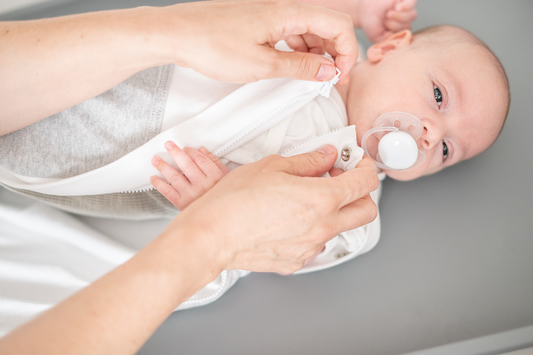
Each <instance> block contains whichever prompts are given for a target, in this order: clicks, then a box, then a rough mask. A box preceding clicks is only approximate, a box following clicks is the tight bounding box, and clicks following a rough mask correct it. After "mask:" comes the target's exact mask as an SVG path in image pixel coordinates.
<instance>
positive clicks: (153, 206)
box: [0, 65, 178, 220]
mask: <svg viewBox="0 0 533 355" xmlns="http://www.w3.org/2000/svg"><path fill="white" fill-rule="evenodd" d="M173 68H174V66H173V65H166V66H161V67H155V68H150V69H147V70H144V71H142V72H140V73H138V74H136V75H134V76H133V77H131V78H129V79H128V80H126V81H124V82H123V83H121V84H119V85H118V86H116V87H114V88H112V89H111V90H108V91H106V92H104V93H103V94H101V95H99V96H97V97H95V98H93V99H90V100H87V101H85V102H83V103H81V104H79V105H77V106H74V107H72V108H70V109H67V110H65V111H63V112H60V113H58V114H57V115H54V116H51V117H48V118H46V119H44V120H42V121H40V122H38V123H36V124H34V125H31V126H29V127H26V128H24V129H21V130H19V131H16V132H13V133H10V134H8V135H5V136H2V137H0V165H2V166H4V167H6V168H7V169H9V170H11V171H13V172H14V173H17V174H21V175H25V176H32V177H55V178H66V177H70V176H75V175H79V174H83V173H85V172H88V171H91V170H94V169H97V168H100V167H102V166H105V165H107V164H109V163H112V162H114V161H115V160H117V159H119V158H121V157H122V156H124V155H126V154H127V153H129V152H131V151H132V150H134V149H136V148H138V147H140V146H142V145H143V144H144V143H146V142H147V141H149V140H150V139H151V138H153V137H154V136H156V135H157V134H159V133H160V130H161V125H162V123H163V115H164V109H165V104H166V99H167V96H168V90H169V88H170V83H171V79H172V71H173ZM4 186H5V185H4ZM5 187H6V188H8V189H9V190H11V191H14V192H17V193H20V194H22V195H25V196H29V197H31V198H34V199H37V200H40V201H43V202H45V203H47V204H49V205H52V206H54V207H57V208H60V209H63V210H65V211H68V212H72V213H77V214H83V215H87V216H93V217H104V218H121V219H137V220H139V219H152V218H161V217H174V216H176V214H177V213H178V210H177V209H176V208H175V207H174V206H173V205H172V204H171V203H170V202H169V201H168V200H167V199H166V198H164V197H163V196H162V195H161V194H160V193H159V192H158V191H157V190H152V191H147V192H140V193H128V194H124V193H115V194H106V195H96V196H52V195H45V194H40V193H35V192H32V191H26V190H20V189H13V188H10V187H9V186H5Z"/></svg>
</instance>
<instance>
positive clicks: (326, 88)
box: [318, 68, 341, 98]
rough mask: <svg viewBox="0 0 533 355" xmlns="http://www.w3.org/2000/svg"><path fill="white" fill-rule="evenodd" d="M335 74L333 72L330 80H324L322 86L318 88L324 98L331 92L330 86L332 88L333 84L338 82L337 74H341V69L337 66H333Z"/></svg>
mask: <svg viewBox="0 0 533 355" xmlns="http://www.w3.org/2000/svg"><path fill="white" fill-rule="evenodd" d="M335 70H336V72H337V74H335V77H334V78H333V79H331V80H330V81H326V82H324V84H322V86H321V87H320V89H319V91H318V92H319V93H320V95H322V96H324V97H325V98H329V93H330V92H331V88H333V85H335V84H337V83H338V82H339V76H340V75H341V71H340V70H339V68H335Z"/></svg>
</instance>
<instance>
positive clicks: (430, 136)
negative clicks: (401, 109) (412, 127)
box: [421, 126, 440, 149]
mask: <svg viewBox="0 0 533 355" xmlns="http://www.w3.org/2000/svg"><path fill="white" fill-rule="evenodd" d="M436 133H437V132H433V131H432V132H428V129H427V127H425V126H424V133H422V143H421V144H422V148H424V149H431V148H433V147H434V146H435V144H438V143H439V142H440V138H439V137H438V134H436Z"/></svg>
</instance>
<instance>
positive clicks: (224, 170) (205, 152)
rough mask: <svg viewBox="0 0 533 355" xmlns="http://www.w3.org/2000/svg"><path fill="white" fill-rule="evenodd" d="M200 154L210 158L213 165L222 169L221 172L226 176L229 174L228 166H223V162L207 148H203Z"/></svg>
mask: <svg viewBox="0 0 533 355" xmlns="http://www.w3.org/2000/svg"><path fill="white" fill-rule="evenodd" d="M199 150H200V152H201V153H202V154H203V155H205V156H206V157H208V158H209V159H210V160H211V161H212V162H213V163H215V165H216V166H217V167H218V168H219V169H220V171H221V172H222V173H223V174H224V175H226V174H227V173H229V169H228V167H227V166H225V165H224V164H222V162H221V161H220V160H219V159H218V158H217V156H216V155H215V154H213V153H211V152H210V151H208V150H207V148H206V147H201V148H200V149H199Z"/></svg>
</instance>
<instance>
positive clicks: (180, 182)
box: [150, 141, 229, 211]
mask: <svg viewBox="0 0 533 355" xmlns="http://www.w3.org/2000/svg"><path fill="white" fill-rule="evenodd" d="M165 149H166V150H167V151H168V153H169V154H170V156H172V158H173V159H174V161H175V162H176V164H177V165H178V167H179V168H180V170H181V171H182V172H183V174H181V173H180V172H179V171H178V170H176V169H174V168H173V167H172V166H170V165H168V164H167V163H166V162H165V161H164V160H162V159H160V158H158V157H154V158H153V159H152V165H153V166H155V168H156V169H157V170H159V172H160V173H161V174H163V177H164V178H165V179H166V180H167V181H168V183H167V182H165V181H163V180H162V179H161V178H159V177H157V176H152V178H151V179H150V182H151V183H152V185H153V186H154V187H155V188H156V189H157V191H159V192H160V193H161V194H162V195H163V196H165V197H166V198H167V199H168V200H169V201H170V202H172V204H173V205H174V206H176V208H178V209H179V210H180V211H181V210H183V209H185V208H186V207H187V206H189V205H190V204H191V203H192V202H193V201H195V200H196V199H198V198H200V197H201V196H202V195H203V194H204V193H206V192H207V191H208V190H209V189H210V188H212V187H213V186H215V184H216V183H217V182H218V181H220V179H222V178H223V177H224V176H225V175H226V174H227V173H229V169H228V168H227V167H226V166H225V165H224V164H222V162H221V161H220V160H218V158H217V157H216V156H215V155H213V154H212V153H210V152H209V151H208V150H207V149H206V148H204V147H202V148H200V149H199V150H196V149H192V148H185V149H181V148H180V147H178V146H177V145H176V144H174V142H171V141H168V142H166V143H165Z"/></svg>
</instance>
